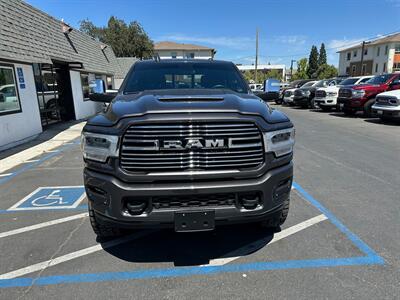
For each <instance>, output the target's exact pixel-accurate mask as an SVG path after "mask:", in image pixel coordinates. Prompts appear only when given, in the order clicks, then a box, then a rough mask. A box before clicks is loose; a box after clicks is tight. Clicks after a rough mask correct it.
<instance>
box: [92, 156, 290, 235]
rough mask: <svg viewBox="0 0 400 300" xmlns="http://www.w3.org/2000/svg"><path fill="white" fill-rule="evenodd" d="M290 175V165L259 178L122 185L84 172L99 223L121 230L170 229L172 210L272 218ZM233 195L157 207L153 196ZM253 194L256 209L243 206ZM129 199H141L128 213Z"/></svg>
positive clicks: (229, 219)
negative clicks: (228, 199)
mask: <svg viewBox="0 0 400 300" xmlns="http://www.w3.org/2000/svg"><path fill="white" fill-rule="evenodd" d="M292 179H293V165H292V162H290V163H289V164H287V165H284V166H281V167H278V168H275V169H272V170H269V171H268V172H267V173H265V174H264V175H262V176H261V177H258V178H252V179H237V180H229V181H228V180H227V181H198V182H196V181H193V182H179V181H176V182H171V183H169V182H168V183H164V182H163V183H125V182H122V181H120V180H119V179H117V178H115V177H113V176H111V175H106V174H102V173H99V172H94V171H92V170H89V169H87V168H86V169H85V171H84V182H85V188H86V194H87V197H88V200H89V201H90V204H91V207H92V208H93V209H94V210H95V212H96V213H97V215H98V217H97V219H98V221H99V222H103V223H112V224H114V225H115V226H118V227H124V228H143V227H149V228H151V227H156V228H160V227H161V228H173V227H174V217H175V212H185V211H202V210H213V211H215V223H216V224H226V223H241V222H253V221H257V220H265V219H266V218H273V217H276V216H277V215H278V214H279V213H280V210H281V208H282V205H283V202H284V201H285V200H286V199H288V198H289V194H290V190H291V184H292ZM217 194H218V195H222V194H230V195H232V194H233V195H235V196H234V197H235V199H236V200H235V201H234V202H233V204H232V205H224V206H218V205H217V206H198V207H185V208H182V207H180V208H171V207H167V208H159V207H158V208H156V207H155V206H154V199H155V198H156V197H163V198H166V197H167V198H168V197H171V198H173V197H174V198H175V199H176V198H179V197H180V198H183V199H184V198H185V197H188V198H190V197H194V196H196V197H198V196H205V197H207V195H217ZM249 194H257V195H258V196H259V202H258V204H257V206H256V207H255V208H252V209H246V208H244V207H243V205H242V204H241V203H242V202H241V200H240V199H242V198H241V197H245V196H246V195H249ZM131 201H133V202H134V203H135V204H137V203H138V202H141V203H142V202H143V203H146V208H145V209H144V211H143V212H142V213H139V214H132V212H131V211H130V210H129V209H127V203H131Z"/></svg>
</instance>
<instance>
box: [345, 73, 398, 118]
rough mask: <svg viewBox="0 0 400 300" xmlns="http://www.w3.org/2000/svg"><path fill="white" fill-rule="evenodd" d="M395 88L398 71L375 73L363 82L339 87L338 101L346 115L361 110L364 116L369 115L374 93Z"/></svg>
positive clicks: (373, 101)
mask: <svg viewBox="0 0 400 300" xmlns="http://www.w3.org/2000/svg"><path fill="white" fill-rule="evenodd" d="M396 89H400V73H393V74H383V75H377V76H374V77H372V78H371V79H370V80H368V81H367V82H366V83H365V84H360V85H354V86H350V87H342V88H340V89H339V96H338V103H339V105H340V109H341V110H342V111H343V112H344V113H345V114H346V115H353V114H355V113H356V112H357V111H363V112H364V116H366V117H370V116H371V115H372V105H373V104H374V103H375V97H376V95H378V94H380V93H383V92H385V91H390V90H396Z"/></svg>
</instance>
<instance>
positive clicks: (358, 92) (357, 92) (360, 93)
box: [351, 90, 365, 98]
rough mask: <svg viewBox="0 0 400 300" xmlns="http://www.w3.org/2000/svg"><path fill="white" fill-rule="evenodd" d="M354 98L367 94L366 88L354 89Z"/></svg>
mask: <svg viewBox="0 0 400 300" xmlns="http://www.w3.org/2000/svg"><path fill="white" fill-rule="evenodd" d="M351 94H352V96H353V98H362V97H364V95H365V91H364V90H353V91H352V92H351Z"/></svg>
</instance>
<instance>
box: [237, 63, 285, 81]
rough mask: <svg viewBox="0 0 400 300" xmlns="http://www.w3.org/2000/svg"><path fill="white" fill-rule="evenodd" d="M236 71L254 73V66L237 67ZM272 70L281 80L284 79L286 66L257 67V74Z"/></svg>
mask: <svg viewBox="0 0 400 300" xmlns="http://www.w3.org/2000/svg"><path fill="white" fill-rule="evenodd" d="M237 67H238V69H239V70H240V71H242V72H243V71H248V70H250V71H254V69H255V66H254V65H237ZM272 70H277V71H278V72H279V73H280V74H281V78H282V80H285V79H286V66H285V65H269V64H267V65H257V73H258V72H260V73H261V72H263V73H267V72H269V71H272Z"/></svg>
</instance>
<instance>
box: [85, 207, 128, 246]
mask: <svg viewBox="0 0 400 300" xmlns="http://www.w3.org/2000/svg"><path fill="white" fill-rule="evenodd" d="M88 207H89V220H90V225H91V226H92V228H93V231H94V233H95V234H96V235H97V238H98V239H99V240H100V241H102V240H105V239H110V238H113V237H117V236H120V235H122V230H121V229H120V228H116V227H113V226H111V225H105V224H100V223H99V222H98V221H97V219H96V212H95V211H94V210H93V208H92V207H91V204H90V202H89V206H88Z"/></svg>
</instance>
